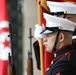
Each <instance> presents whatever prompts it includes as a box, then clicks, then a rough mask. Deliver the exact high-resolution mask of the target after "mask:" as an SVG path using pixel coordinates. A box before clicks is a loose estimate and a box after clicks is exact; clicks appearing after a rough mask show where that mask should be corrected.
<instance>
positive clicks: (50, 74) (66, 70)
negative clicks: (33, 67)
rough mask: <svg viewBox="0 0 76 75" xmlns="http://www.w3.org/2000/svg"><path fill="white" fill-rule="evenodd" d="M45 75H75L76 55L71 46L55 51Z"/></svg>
mask: <svg viewBox="0 0 76 75" xmlns="http://www.w3.org/2000/svg"><path fill="white" fill-rule="evenodd" d="M52 56H53V58H54V59H53V61H52V62H51V65H50V67H49V68H47V71H46V75H76V53H75V51H74V50H73V49H72V46H71V45H67V46H65V47H63V48H62V49H59V50H57V51H55V52H54V53H53V54H52Z"/></svg>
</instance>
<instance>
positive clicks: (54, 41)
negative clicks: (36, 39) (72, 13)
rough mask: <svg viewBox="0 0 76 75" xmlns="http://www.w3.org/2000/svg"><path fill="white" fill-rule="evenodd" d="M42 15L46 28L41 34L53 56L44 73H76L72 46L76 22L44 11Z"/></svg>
mask: <svg viewBox="0 0 76 75" xmlns="http://www.w3.org/2000/svg"><path fill="white" fill-rule="evenodd" d="M44 17H45V19H46V28H45V30H43V31H42V32H41V34H44V35H45V37H44V44H45V46H46V49H47V51H48V52H52V57H53V60H52V62H51V64H50V66H49V68H47V71H46V75H76V53H75V50H73V48H72V34H73V31H74V26H76V23H74V22H72V21H69V20H68V19H64V18H60V17H56V16H52V15H49V14H46V13H44ZM66 33H67V34H68V35H66ZM53 36H54V37H53ZM65 36H67V37H65ZM68 37H69V38H68ZM67 38H68V39H67ZM50 40H51V41H50ZM66 40H67V41H66ZM49 41H50V42H49ZM64 41H65V42H64Z"/></svg>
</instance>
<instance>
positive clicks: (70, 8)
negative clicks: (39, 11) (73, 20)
mask: <svg viewBox="0 0 76 75" xmlns="http://www.w3.org/2000/svg"><path fill="white" fill-rule="evenodd" d="M47 5H48V7H49V8H50V11H51V12H61V11H67V14H76V4H73V3H70V2H53V1H47Z"/></svg>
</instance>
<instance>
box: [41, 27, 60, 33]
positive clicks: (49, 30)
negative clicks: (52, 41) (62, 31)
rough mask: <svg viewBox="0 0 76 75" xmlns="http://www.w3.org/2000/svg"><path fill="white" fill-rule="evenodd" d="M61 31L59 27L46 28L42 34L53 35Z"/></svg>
mask: <svg viewBox="0 0 76 75" xmlns="http://www.w3.org/2000/svg"><path fill="white" fill-rule="evenodd" d="M58 30H59V27H46V29H45V30H43V31H42V32H41V33H40V34H52V33H54V32H56V31H58Z"/></svg>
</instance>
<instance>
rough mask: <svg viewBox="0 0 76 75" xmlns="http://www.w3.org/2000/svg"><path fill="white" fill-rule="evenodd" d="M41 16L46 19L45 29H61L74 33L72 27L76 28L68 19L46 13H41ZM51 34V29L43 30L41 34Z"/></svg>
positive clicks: (75, 24)
mask: <svg viewBox="0 0 76 75" xmlns="http://www.w3.org/2000/svg"><path fill="white" fill-rule="evenodd" d="M43 15H44V18H45V19H46V28H47V27H48V28H55V27H61V30H67V31H74V26H76V23H74V22H72V21H69V20H68V19H64V18H60V17H56V16H52V15H49V14H47V13H43ZM52 32H53V31H52V30H51V29H50V30H48V29H45V30H44V31H43V32H42V34H48V33H52Z"/></svg>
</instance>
